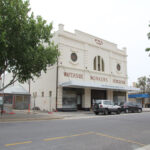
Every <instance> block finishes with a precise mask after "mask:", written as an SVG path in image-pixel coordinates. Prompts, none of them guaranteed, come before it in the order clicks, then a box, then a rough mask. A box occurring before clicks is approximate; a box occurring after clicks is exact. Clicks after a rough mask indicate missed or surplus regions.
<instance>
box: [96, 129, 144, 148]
mask: <svg viewBox="0 0 150 150" xmlns="http://www.w3.org/2000/svg"><path fill="white" fill-rule="evenodd" d="M95 134H96V135H100V136H104V137H108V138H111V139H115V140H118V141H123V142H127V143H132V144H137V145H140V146H145V144H142V143H139V142H136V141H132V140H127V139H124V138H119V137H115V136H110V135H107V134H103V133H100V132H99V133H95Z"/></svg>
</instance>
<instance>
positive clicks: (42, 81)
mask: <svg viewBox="0 0 150 150" xmlns="http://www.w3.org/2000/svg"><path fill="white" fill-rule="evenodd" d="M56 71H57V67H56V64H55V65H54V66H51V67H48V70H47V72H46V73H44V72H42V74H41V76H40V77H39V78H35V79H34V81H31V85H30V86H31V107H32V108H33V107H39V108H40V109H41V110H46V111H52V110H55V109H56V107H55V106H56Z"/></svg>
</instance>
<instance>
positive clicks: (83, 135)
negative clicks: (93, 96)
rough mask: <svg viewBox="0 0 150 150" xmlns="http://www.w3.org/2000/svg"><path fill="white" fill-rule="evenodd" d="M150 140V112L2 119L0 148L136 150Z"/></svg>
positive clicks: (15, 149)
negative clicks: (60, 118)
mask: <svg viewBox="0 0 150 150" xmlns="http://www.w3.org/2000/svg"><path fill="white" fill-rule="evenodd" d="M149 144H150V112H146V113H140V114H139V113H135V114H121V115H109V116H104V115H99V116H97V117H95V115H93V118H92V117H91V116H90V118H82V119H80V118H79V119H77V118H76V119H73V118H72V119H65V120H50V121H48V120H47V121H31V122H12V123H0V150H136V149H138V148H140V147H145V146H147V145H149Z"/></svg>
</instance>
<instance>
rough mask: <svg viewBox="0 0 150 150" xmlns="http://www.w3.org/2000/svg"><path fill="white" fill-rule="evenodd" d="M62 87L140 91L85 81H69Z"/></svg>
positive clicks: (128, 87) (127, 87)
mask: <svg viewBox="0 0 150 150" xmlns="http://www.w3.org/2000/svg"><path fill="white" fill-rule="evenodd" d="M60 86H62V87H75V88H91V89H111V90H116V91H139V90H140V89H139V88H134V87H130V86H116V85H109V84H100V83H93V82H83V81H73V80H72V81H68V82H64V83H61V84H60Z"/></svg>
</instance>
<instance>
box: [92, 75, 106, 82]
mask: <svg viewBox="0 0 150 150" xmlns="http://www.w3.org/2000/svg"><path fill="white" fill-rule="evenodd" d="M90 79H91V80H97V81H102V82H108V79H107V78H105V77H97V76H90Z"/></svg>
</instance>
